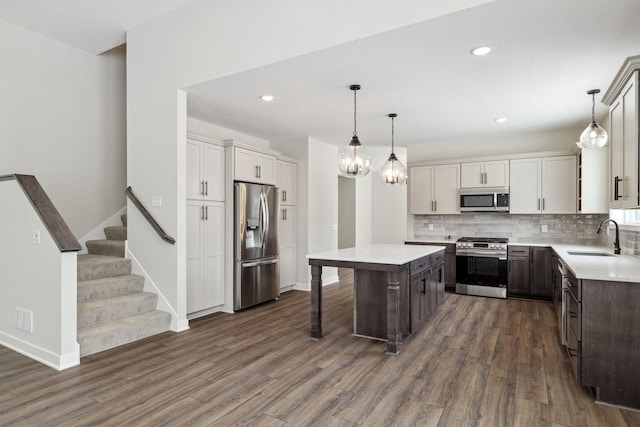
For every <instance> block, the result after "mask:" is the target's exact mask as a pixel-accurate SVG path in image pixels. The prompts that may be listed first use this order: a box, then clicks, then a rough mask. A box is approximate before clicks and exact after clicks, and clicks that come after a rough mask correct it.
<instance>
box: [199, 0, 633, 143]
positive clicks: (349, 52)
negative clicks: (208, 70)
mask: <svg viewBox="0 0 640 427" xmlns="http://www.w3.org/2000/svg"><path fill="white" fill-rule="evenodd" d="M612 6H613V3H612V2H610V1H609V0H561V1H558V0H535V1H531V0H497V1H495V2H492V3H489V4H486V5H482V6H478V7H476V8H472V9H468V10H465V11H462V12H458V13H454V14H451V15H448V16H444V17H441V18H437V19H434V20H431V21H427V22H423V23H420V24H417V25H412V26H409V27H405V28H402V29H399V30H394V31H390V32H387V33H384V34H379V35H376V36H373V37H369V38H366V39H362V40H358V41H354V42H351V43H347V44H345V45H341V46H337V47H334V48H331V49H327V50H324V51H320V52H316V53H312V54H309V55H305V56H302V57H298V58H295V59H292V60H288V61H285V62H281V63H277V64H273V65H270V66H267V67H263V68H260V69H255V70H252V71H249V72H245V73H242V74H238V75H233V76H230V77H226V78H223V79H219V80H214V81H210V82H207V83H203V84H200V85H197V86H195V87H191V88H189V89H188V94H189V97H188V108H189V116H191V117H195V118H198V119H201V120H204V121H207V122H211V123H215V124H217V125H220V126H223V127H227V128H231V129H235V130H238V131H241V132H243V133H246V134H249V135H253V136H257V137H261V138H264V139H267V140H278V139H288V138H293V137H300V136H311V137H315V138H317V139H319V140H322V141H325V142H328V143H332V144H336V145H343V144H346V143H348V140H349V137H350V136H351V133H352V131H353V92H352V91H350V90H349V85H351V84H353V83H357V84H360V85H361V86H362V89H361V90H360V91H358V94H357V96H358V135H359V136H360V139H361V141H362V142H363V144H372V145H388V144H389V143H390V134H391V123H390V119H389V118H388V117H387V114H388V113H397V114H398V117H397V118H396V120H395V136H396V138H395V141H396V144H397V145H400V146H411V145H414V144H424V143H429V142H435V141H443V140H465V138H469V137H470V136H479V135H480V136H482V137H483V139H484V140H486V139H490V138H492V136H495V137H498V136H500V137H501V138H503V139H504V136H505V135H508V134H515V133H522V132H540V131H545V132H548V131H555V130H559V129H566V128H568V127H569V128H577V129H580V130H581V129H582V128H584V127H586V126H587V124H588V122H589V119H590V115H591V97H590V96H588V95H587V94H586V91H587V90H589V89H592V88H600V89H602V92H604V91H605V90H606V89H607V87H608V85H609V83H610V82H611V80H612V79H613V77H614V75H615V73H616V72H617V70H618V68H619V67H620V65H621V64H622V62H623V60H624V59H625V58H626V57H627V56H632V55H637V54H640V25H638V22H637V17H639V16H640V1H638V0H616V2H615V7H612ZM480 45H490V46H492V47H493V52H492V53H490V54H489V55H488V56H485V57H474V56H472V55H471V54H470V53H469V51H470V50H471V49H472V48H473V47H476V46H480ZM262 94H271V95H274V96H275V97H276V99H275V100H274V101H273V102H271V103H268V104H267V103H264V102H263V101H261V100H260V99H258V97H259V96H260V95H262ZM601 95H602V94H600V96H601ZM600 96H597V97H596V103H597V107H596V115H597V116H598V118H599V119H602V118H604V117H605V116H606V111H607V108H606V107H605V106H604V105H602V104H600V103H599V102H598V101H599V99H600ZM496 117H507V118H508V121H507V122H506V123H504V124H501V125H499V124H497V123H495V122H494V121H493V119H494V118H496ZM578 136H579V135H578V134H576V136H575V139H574V140H573V141H568V144H569V146H571V144H572V143H573V142H575V141H576V140H577V138H578ZM532 148H533V149H532V150H531V151H536V149H535V147H532Z"/></svg>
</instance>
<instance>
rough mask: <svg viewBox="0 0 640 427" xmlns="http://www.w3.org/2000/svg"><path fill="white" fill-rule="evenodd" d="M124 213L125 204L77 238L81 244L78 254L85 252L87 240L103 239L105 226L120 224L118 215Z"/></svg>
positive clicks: (125, 209) (125, 211)
mask: <svg viewBox="0 0 640 427" xmlns="http://www.w3.org/2000/svg"><path fill="white" fill-rule="evenodd" d="M125 213H127V207H126V206H125V207H123V208H122V209H120V210H119V211H118V212H116V213H115V214H113V215H112V216H111V217H109V218H108V219H107V220H106V221H105V222H103V223H102V224H100V225H98V226H97V227H96V228H94V229H93V230H91V231H90V232H88V233H87V234H86V235H84V236H83V237H82V238H81V239H79V240H78V241H79V242H80V245H81V246H82V250H81V251H80V252H79V253H80V254H86V253H87V242H88V241H89V240H103V239H104V238H105V235H104V229H105V227H116V226H119V225H122V220H121V219H120V217H121V216H122V215H123V214H125Z"/></svg>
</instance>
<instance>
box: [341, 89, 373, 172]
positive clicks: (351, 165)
mask: <svg viewBox="0 0 640 427" xmlns="http://www.w3.org/2000/svg"><path fill="white" fill-rule="evenodd" d="M349 89H351V90H352V91H353V136H352V137H351V141H350V142H349V145H347V146H346V147H344V148H343V149H342V150H341V151H340V155H339V156H338V171H339V172H340V175H342V176H345V177H347V178H356V177H359V176H365V175H367V174H368V173H369V172H370V171H371V154H369V152H368V151H367V150H366V149H365V148H364V147H363V146H362V144H361V143H360V139H359V138H358V130H357V121H356V116H357V111H358V110H357V105H358V104H357V102H356V91H358V90H360V85H351V86H350V87H349Z"/></svg>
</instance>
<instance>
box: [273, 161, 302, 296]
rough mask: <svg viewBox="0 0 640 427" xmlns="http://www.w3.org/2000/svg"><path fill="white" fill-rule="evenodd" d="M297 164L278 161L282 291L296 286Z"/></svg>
mask: <svg viewBox="0 0 640 427" xmlns="http://www.w3.org/2000/svg"><path fill="white" fill-rule="evenodd" d="M296 179H297V164H296V163H294V162H292V161H286V160H276V169H275V180H276V181H275V184H276V187H278V188H279V189H280V236H279V237H280V289H281V290H286V289H288V288H291V287H292V286H293V285H295V284H296V226H297V225H296Z"/></svg>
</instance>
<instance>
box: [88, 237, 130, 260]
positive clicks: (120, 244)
mask: <svg viewBox="0 0 640 427" xmlns="http://www.w3.org/2000/svg"><path fill="white" fill-rule="evenodd" d="M86 245H87V250H88V251H89V253H90V254H95V255H107V256H119V257H124V246H125V243H124V240H89V241H87V243H86Z"/></svg>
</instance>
